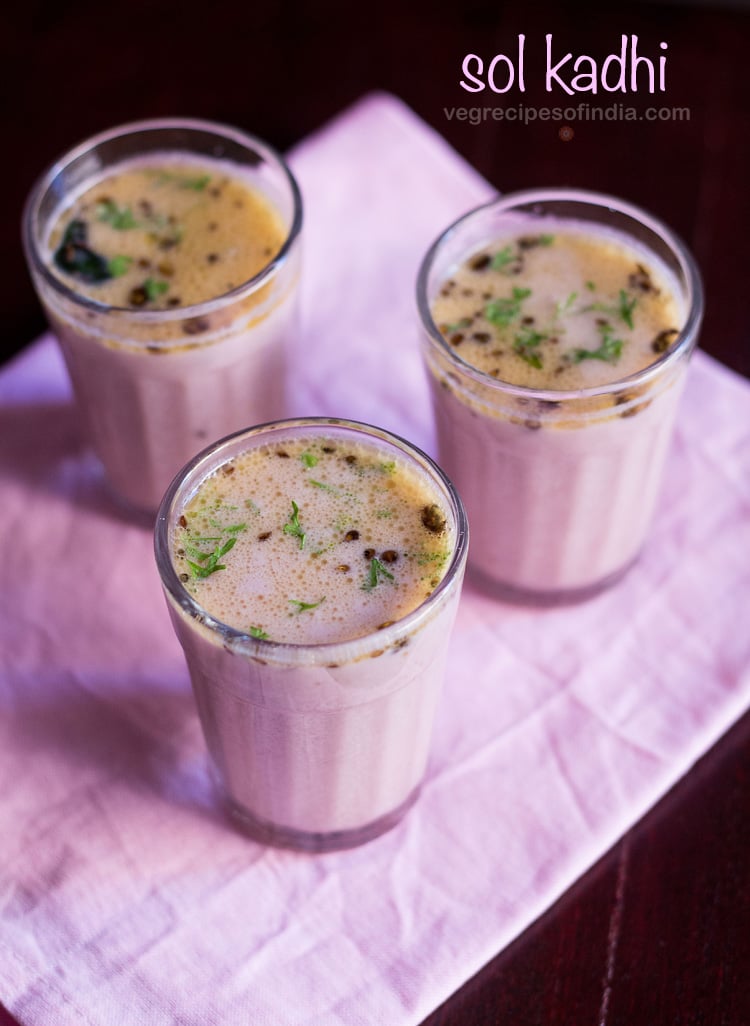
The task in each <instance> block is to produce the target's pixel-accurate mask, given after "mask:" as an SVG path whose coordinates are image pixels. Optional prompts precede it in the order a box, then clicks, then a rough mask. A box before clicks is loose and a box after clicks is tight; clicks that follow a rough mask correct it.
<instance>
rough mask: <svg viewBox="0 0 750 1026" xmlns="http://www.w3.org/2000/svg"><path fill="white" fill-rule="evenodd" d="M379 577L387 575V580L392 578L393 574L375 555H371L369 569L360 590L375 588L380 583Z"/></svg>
mask: <svg viewBox="0 0 750 1026" xmlns="http://www.w3.org/2000/svg"><path fill="white" fill-rule="evenodd" d="M381 577H387V578H388V580H389V581H392V580H394V577H393V574H392V573H391V572H390V570H386V568H385V567H384V566H383V564H382V563H381V562H380V560H379V559H377V558H376V557H373V558H372V559H371V560H370V570H369V573H368V575H367V580H366V581H365V583H364V584H363V585H362V590H363V591H372V589H373V588H376V587H377V586H378V584H379V583H380V579H381Z"/></svg>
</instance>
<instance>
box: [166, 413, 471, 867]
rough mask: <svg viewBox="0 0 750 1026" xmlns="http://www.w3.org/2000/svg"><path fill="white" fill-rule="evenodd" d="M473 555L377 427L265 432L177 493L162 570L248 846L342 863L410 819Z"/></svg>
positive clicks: (442, 487)
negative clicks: (261, 843) (328, 854)
mask: <svg viewBox="0 0 750 1026" xmlns="http://www.w3.org/2000/svg"><path fill="white" fill-rule="evenodd" d="M466 550H467V529H466V520H465V514H464V512H463V508H462V506H461V502H460V499H459V498H458V496H457V494H456V492H455V490H454V489H453V486H452V485H451V483H450V482H449V481H448V479H447V478H445V476H444V475H443V474H442V472H441V471H440V470H439V469H438V468H437V467H436V466H435V464H434V463H432V461H431V460H429V458H428V457H426V456H424V455H423V454H422V453H420V452H419V451H418V450H416V449H414V448H413V447H412V446H410V445H409V444H408V443H406V442H404V441H402V440H401V439H399V438H397V437H395V436H393V435H390V434H388V433H387V432H384V431H381V430H379V429H377V428H371V427H368V426H366V425H361V424H356V423H352V422H347V421H337V420H325V419H316V418H310V419H306V420H300V421H280V422H277V423H274V424H268V425H264V426H261V427H259V428H254V429H251V430H249V431H246V432H242V433H240V434H238V435H234V436H232V437H231V438H229V439H227V440H225V441H224V442H222V443H220V444H219V445H218V446H216V447H214V448H211V449H209V450H206V452H205V453H203V454H202V455H201V456H199V457H198V458H196V459H195V460H194V461H193V462H192V463H191V464H190V465H189V466H188V467H186V468H185V470H184V472H182V473H181V474H180V475H179V476H178V478H177V479H176V480H175V482H173V484H172V486H171V487H170V489H169V492H168V493H167V495H166V496H165V499H164V502H163V504H162V507H161V510H160V513H159V517H158V521H157V529H156V554H157V562H158V565H159V570H160V573H161V576H162V582H163V585H164V589H165V594H166V597H167V602H168V606H169V610H170V615H171V617H172V621H173V624H174V626H175V629H176V632H177V635H178V638H179V640H180V643H181V644H182V646H183V649H184V651H185V655H186V658H187V663H188V667H189V669H190V674H191V679H192V683H193V689H194V692H195V696H196V700H197V704H198V709H199V713H200V717H201V721H202V724H203V729H204V733H205V736H206V741H207V745H208V749H209V752H210V754H211V758H212V763H213V767H214V770H215V773H216V777H217V779H218V782H219V785H220V787H221V789H222V791H223V793H224V795H225V798H226V801H227V803H228V806H229V809H230V811H231V812H232V814H233V815H234V817H235V818H236V819H237V821H238V822H239V823H241V824H242V825H243V826H244V827H245V828H246V829H247V830H248V831H249V832H250V833H251V834H253V835H254V836H256V837H258V838H260V839H261V840H266V841H270V842H272V843H277V844H284V845H290V846H292V847H297V848H302V849H306V850H321V851H322V850H329V849H333V848H340V847H349V846H351V845H354V844H359V843H361V842H363V841H366V840H368V839H370V838H371V837H375V836H377V835H378V834H379V833H381V832H383V831H384V830H386V829H388V828H389V827H391V826H393V825H394V824H395V823H396V822H397V821H398V820H399V819H400V818H401V816H402V815H403V813H404V812H405V811H406V809H407V808H408V807H409V806H410V805H411V803H412V802H413V801H414V800H415V798H416V796H417V793H418V790H419V786H420V782H421V779H422V776H423V774H424V769H425V764H426V760H427V754H428V748H429V741H430V735H431V730H432V721H433V714H434V709H435V704H436V702H437V699H438V695H439V692H440V688H441V684H442V677H443V672H444V663H445V656H446V650H447V645H448V638H449V634H450V630H451V626H452V623H453V619H454V616H455V612H456V607H457V604H458V599H459V594H460V589H461V582H462V578H463V571H464V565H465V560H466Z"/></svg>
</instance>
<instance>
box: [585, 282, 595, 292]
mask: <svg viewBox="0 0 750 1026" xmlns="http://www.w3.org/2000/svg"><path fill="white" fill-rule="evenodd" d="M586 288H587V289H588V290H589V292H596V285H595V284H594V283H593V281H587V282H586Z"/></svg>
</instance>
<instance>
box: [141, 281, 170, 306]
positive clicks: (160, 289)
mask: <svg viewBox="0 0 750 1026" xmlns="http://www.w3.org/2000/svg"><path fill="white" fill-rule="evenodd" d="M168 288H169V282H168V281H159V280H158V279H157V278H146V280H145V281H144V283H143V291H144V292H145V293H146V298H147V299H148V301H149V302H150V303H153V302H154V301H155V300H156V299H158V298H159V296H163V295H164V293H165V292H166V291H167V289H168Z"/></svg>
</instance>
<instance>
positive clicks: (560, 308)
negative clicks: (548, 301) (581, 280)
mask: <svg viewBox="0 0 750 1026" xmlns="http://www.w3.org/2000/svg"><path fill="white" fill-rule="evenodd" d="M576 299H578V293H577V292H571V293H570V295H569V296H567V297H566V298H565V299H561V300H560V301H559V302H558V303H556V304H555V316H556V317H561V316H562V315H563V314H566V313H567V312H568V311H569V310H570V308H571V306H572V305H573V303H575V301H576Z"/></svg>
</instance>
